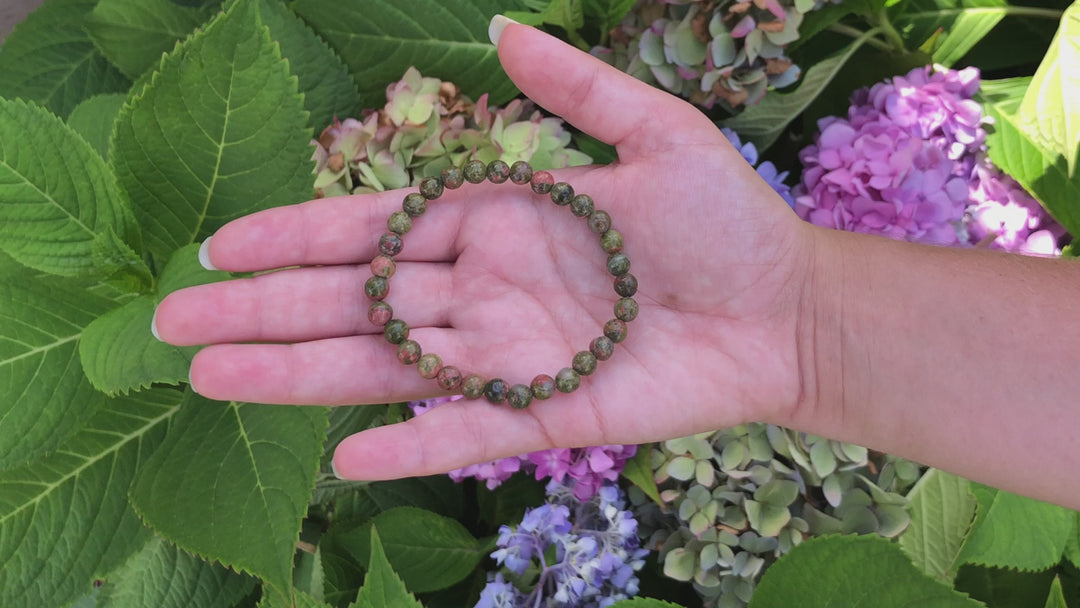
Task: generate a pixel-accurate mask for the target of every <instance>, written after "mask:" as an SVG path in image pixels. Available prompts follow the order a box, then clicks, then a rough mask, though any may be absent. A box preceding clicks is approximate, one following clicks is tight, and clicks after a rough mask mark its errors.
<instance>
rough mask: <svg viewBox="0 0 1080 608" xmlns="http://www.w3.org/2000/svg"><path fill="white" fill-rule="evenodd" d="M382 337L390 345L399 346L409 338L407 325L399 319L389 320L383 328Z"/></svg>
mask: <svg viewBox="0 0 1080 608" xmlns="http://www.w3.org/2000/svg"><path fill="white" fill-rule="evenodd" d="M383 337H385V338H386V341H387V342H389V343H390V344H401V343H402V342H404V341H405V340H406V338H408V337H409V324H408V323H406V322H405V321H402V320H401V319H391V320H390V322H389V323H387V324H386V327H384V328H383Z"/></svg>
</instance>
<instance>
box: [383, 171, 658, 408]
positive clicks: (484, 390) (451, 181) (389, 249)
mask: <svg viewBox="0 0 1080 608" xmlns="http://www.w3.org/2000/svg"><path fill="white" fill-rule="evenodd" d="M485 179H486V180H488V181H490V182H492V183H495V184H501V183H504V182H506V181H507V180H509V181H511V182H513V183H514V184H517V185H525V184H529V185H530V186H531V187H532V191H533V192H535V193H537V194H549V195H550V196H551V200H552V202H554V203H555V204H556V205H559V206H567V205H569V207H570V211H571V213H573V214H574V215H575V216H577V217H582V218H587V221H588V225H589V229H590V230H592V232H593V233H595V234H598V235H600V248H601V249H603V250H604V252H605V253H607V254H608V258H607V269H608V272H610V273H611V274H612V275H614V276H615V293H616V294H618V295H619V296H620V297H619V299H618V300H617V301H616V302H615V318H614V319H611V320H610V321H608V322H607V323H605V324H604V330H603V333H604V335H602V336H600V337H597V338H595V339H594V340H593V341H592V342H591V343H590V344H589V350H583V351H580V352H578V353H577V354H575V355H574V358H573V360H572V362H571V364H570V367H564V368H563V369H561V370H559V372H558V373H557V374H555V377H554V378H552V377H551V376H549V375H547V374H540V375H538V376H536V377H535V378H533V380H532V382H531V383H530V384H529V385H528V386H526V385H524V384H515V385H513V386H511V385H509V384H508V383H507V382H506V381H505V380H503V379H502V378H491V379H485V378H484V377H483V376H480V375H478V374H464V373H462V371H461V370H459V369H458V368H456V367H454V366H452V365H443V363H442V359H441V358H440V357H439V356H438V355H436V354H434V353H422V350H421V348H420V345H419V344H417V342H416V341H415V340H410V339H409V325H408V324H407V323H405V321H402V320H401V319H395V318H394V311H393V308H391V307H390V305H389V304H387V303H386V302H385V301H384V300H385V298H386V296H387V294H388V293H389V291H390V277H392V276H393V275H394V271H395V270H396V268H397V265H396V263H395V262H394V256H396V255H397V254H399V253H401V250H402V248H403V247H404V241H403V239H402V237H403V236H404V235H405V233H407V232H408V231H409V230H410V229H412V222H413V219H414V218H418V217H420V216H421V215H423V214H424V212H425V211H427V203H428V201H433V200H435V199H437V198H439V197H440V196H442V194H443V189H444V188H449V189H456V188H460V187H461V186H462V185H463V184H464V183H465V182H469V183H471V184H479V183H481V182H483V181H484V180H485ZM594 206H595V205H594V202H593V199H592V197H590V196H589V195H587V194H578V195H575V194H574V189H573V188H572V187H571V186H570V184H567V183H565V182H559V183H555V179H554V178H553V177H552V176H551V174H550V173H548V172H547V171H536V172H533V169H532V167H531V166H529V163H527V162H525V161H517V162H515V163H514V164H513V165H507V164H506V163H505V162H503V161H501V160H496V161H493V162H491V163H490V164H487V165H485V164H484V163H483V162H481V161H478V160H473V161H469V162H468V163H466V164H465V165H464V166H463V167H460V168H458V167H447V168H446V169H443V171H442V175H441V177H427V178H424V179H423V180H421V181H420V191H419V192H412V193H410V194H408V195H406V196H405V200H404V201H403V203H402V205H401V208H402V210H401V211H395V212H394V213H392V214H391V215H390V219H389V220H387V223H386V224H387V229H388V231H387V232H386V233H385V234H383V235H382V236H381V237H379V253H380V254H381V255H379V256H377V257H375V259H373V260H372V261H371V274H372V276H371V278H369V279H368V280H367V282H366V283H365V284H364V293H365V294H367V297H368V298H370V299H371V300H373V302H372V304H371V306H370V307H369V308H368V319H369V320H370V321H371V322H372V323H374V324H375V325H377V326H379V327H383V335H384V336H385V337H386V340H387V341H388V342H390V343H391V344H395V345H397V358H398V360H399V361H401V362H402V363H404V364H406V365H412V364H416V366H417V369H418V370H419V372H420V375H421V376H422V377H424V378H428V379H434V380H435V381H436V382H437V383H438V385H439V387H440V388H442V389H444V390H447V391H453V390H460V391H461V393H462V394H463V395H464V396H465V397H466V398H467V399H479V398H480V397H481V396H483V397H485V398H487V400H488V401H490V402H491V403H494V404H499V403H503V402H508V403H509V404H510V405H511V406H513V407H515V408H519V409H521V408H526V407H528V406H529V404H530V403H532V400H533V399H534V398H535V399H541V400H542V399H549V398H551V397H552V396H553V395H554V394H555V391H556V390H558V391H559V392H562V393H570V392H573V391H574V390H575V389H577V388H578V386H579V385H580V384H581V376H588V375H590V374H592V373H593V372H594V371H596V364H597V361H606V360H607V359H609V358H610V357H611V355H612V351H613V350H614V348H615V344H616V343H618V342H622V341H623V340H624V339H626V323H627V322H628V321H633V320H634V318H635V317H637V314H638V305H637V302H636V301H635V300H634V299H633V297H632V296H633V295H634V294H635V293H637V278H636V277H634V275H632V274H630V258H628V257H626V254H625V253H623V252H622V248H623V238H622V235H621V234H620V233H619V232H618V231H616V230H613V229H612V228H611V216H610V215H609V214H608V213H607V212H606V211H601V210H599V209H595V208H594Z"/></svg>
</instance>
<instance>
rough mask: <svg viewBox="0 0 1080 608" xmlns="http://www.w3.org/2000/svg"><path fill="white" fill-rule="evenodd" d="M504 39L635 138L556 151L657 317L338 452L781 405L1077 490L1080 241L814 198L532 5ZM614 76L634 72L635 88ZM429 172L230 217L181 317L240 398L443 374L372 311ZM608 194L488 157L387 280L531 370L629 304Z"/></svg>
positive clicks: (466, 360) (366, 393)
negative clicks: (534, 382) (1061, 241)
mask: <svg viewBox="0 0 1080 608" xmlns="http://www.w3.org/2000/svg"><path fill="white" fill-rule="evenodd" d="M499 58H500V60H501V61H502V64H503V66H504V68H505V70H506V72H507V74H509V75H510V77H511V78H512V79H513V80H514V82H515V83H516V84H517V85H518V87H519V88H520V89H521V90H522V91H523V92H524V93H525V94H526V95H528V96H529V97H530V98H532V99H533V100H535V101H536V102H537V103H538V104H540V105H541V106H543V107H544V108H546V109H547V110H549V111H551V112H552V113H554V114H558V115H560V116H562V117H563V118H565V119H566V120H567V121H568V122H570V123H571V124H573V125H574V126H576V127H578V128H580V129H581V130H583V131H585V132H587V133H589V134H591V135H593V136H594V137H597V138H598V139H600V140H602V141H605V142H608V143H610V144H613V145H614V146H615V147H616V148H617V150H618V152H619V162H618V163H616V164H614V165H611V166H605V167H591V168H577V169H567V170H562V171H557V172H555V177H556V179H557V180H560V181H567V182H569V183H571V184H572V185H573V186H574V188H575V189H576V190H577V191H578V192H584V193H588V194H590V195H591V196H592V197H593V198H594V199H595V200H596V201H597V208H600V209H605V210H607V211H609V212H610V213H611V215H612V217H613V219H614V226H615V227H616V228H617V229H618V230H619V231H620V232H622V233H623V235H624V237H625V241H626V243H627V245H626V249H625V252H626V253H627V254H628V255H629V256H630V259H631V260H632V267H631V272H632V273H633V274H635V275H636V276H637V277H638V279H639V282H640V285H641V287H640V289H639V291H638V293H637V295H636V296H635V299H636V300H637V301H638V303H639V305H640V308H641V310H640V314H639V316H638V319H637V320H635V321H634V322H632V323H631V324H630V331H629V337H628V338H627V339H626V341H625V342H623V343H621V344H619V345H617V346H616V349H615V355H614V356H613V357H612V359H610V360H609V361H606V362H602V363H601V364H600V366H599V368H598V371H597V373H596V374H594V375H592V376H589V377H586V378H584V379H583V381H582V383H581V388H579V389H578V390H577V391H576V392H574V393H572V394H569V395H562V394H559V395H557V396H556V397H555V398H553V399H551V400H550V401H544V402H534V403H533V405H532V406H531V407H530V408H529V409H527V410H522V411H518V410H512V409H511V408H509V407H506V406H493V405H491V404H489V403H487V402H486V401H483V400H479V401H462V402H457V403H455V404H454V405H453V406H446V407H441V408H436V409H434V410H432V411H431V412H429V413H427V414H425V415H424V416H421V417H418V418H414V419H412V420H409V421H407V422H404V423H401V424H396V425H392V426H386V427H380V428H376V429H372V430H369V431H365V432H363V433H359V434H357V435H353V436H352V437H349V438H348V439H346V440H345V441H343V442H342V443H341V444H340V446H339V447H338V448H337V451H336V453H335V456H334V466H335V469H336V471H337V473H338V475H339V476H341V477H343V478H348V479H365V480H376V479H393V478H399V477H405V476H413V475H428V474H433V473H439V472H444V471H448V470H451V469H454V468H458V467H462V466H465V465H467V464H471V463H476V462H481V461H486V460H491V459H494V458H498V457H505V456H511V455H514V454H521V453H525V452H528V451H533V450H539V449H545V448H551V447H568V446H584V445H601V444H614V443H623V444H627V443H642V442H647V441H656V440H662V439H668V438H672V437H679V436H684V435H688V434H691V433H696V432H701V431H707V430H712V429H716V428H720V427H724V426H730V425H734V424H739V423H744V422H747V421H751V420H760V421H766V422H771V423H774V424H779V425H783V426H788V427H792V428H798V429H801V430H806V431H809V432H814V433H817V434H821V435H825V436H828V437H833V438H836V439H841V440H845V441H850V442H854V443H859V444H862V445H866V446H869V447H873V448H876V449H880V450H884V451H889V452H892V453H896V454H899V455H903V456H906V457H909V458H912V459H915V460H918V461H920V462H924V463H926V464H930V465H934V466H938V467H941V468H944V469H946V470H950V471H953V472H956V473H959V474H961V475H964V476H966V477H969V478H972V479H975V480H979V481H982V482H985V483H989V484H991V485H996V486H998V487H1002V488H1004V489H1008V490H1012V491H1016V492H1020V493H1025V494H1028V495H1031V496H1034V497H1037V498H1041V499H1045V500H1049V501H1053V502H1057V503H1060V504H1063V505H1066V506H1070V507H1073V508H1076V507H1080V484H1076V483H1075V481H1074V479H1075V476H1074V472H1073V467H1072V466H1071V464H1070V463H1072V462H1075V461H1076V459H1077V457H1078V456H1080V442H1078V440H1077V439H1076V437H1075V433H1074V432H1072V431H1073V430H1074V429H1078V428H1080V408H1076V407H1072V402H1071V400H1070V399H1069V397H1071V396H1073V395H1075V394H1077V392H1078V390H1080V379H1078V376H1077V374H1075V373H1069V372H1071V371H1072V370H1071V367H1072V366H1071V365H1069V357H1068V356H1067V353H1068V352H1069V351H1070V348H1069V347H1070V346H1074V345H1076V344H1078V343H1080V324H1071V323H1063V322H1062V320H1063V319H1067V318H1069V317H1068V316H1067V315H1069V313H1073V312H1075V306H1074V305H1072V304H1071V302H1076V301H1080V300H1078V298H1080V293H1077V292H1080V267H1078V266H1077V265H1076V264H1074V263H1071V262H1064V261H1050V260H1035V259H1025V258H1019V257H1018V256H1008V255H1004V254H995V253H991V252H984V251H961V250H952V249H940V248H931V247H921V246H915V245H910V244H905V243H896V242H892V241H888V240H886V239H882V238H875V237H866V236H860V235H854V234H848V233H841V232H836V231H830V230H824V229H819V228H816V227H813V226H811V225H809V224H806V223H804V222H802V221H801V220H799V219H798V218H797V217H796V216H795V215H794V214H793V213H792V212H791V210H790V209H789V208H788V206H787V205H786V204H785V203H784V201H783V200H781V199H780V198H779V197H778V196H777V195H776V194H775V193H774V192H773V191H772V190H771V189H770V187H769V186H768V185H767V184H765V183H764V182H763V181H762V180H761V179H760V178H759V177H758V176H757V175H756V173H755V172H754V171H753V169H752V168H751V167H750V166H748V165H747V164H746V163H745V162H744V161H743V160H742V158H741V157H740V156H739V154H738V153H737V152H736V151H735V150H734V149H733V148H732V147H731V146H730V145H729V144H728V142H727V140H726V139H725V138H724V136H723V135H722V134H721V133H720V132H719V131H718V130H717V129H716V127H715V126H714V125H713V124H712V123H711V122H710V121H709V120H708V119H707V118H706V117H705V116H704V115H702V114H701V113H700V112H699V111H698V110H697V109H695V108H694V107H693V106H691V105H689V104H687V103H685V102H683V101H681V100H679V99H677V98H675V97H672V96H670V95H668V94H666V93H664V92H661V91H659V90H657V89H654V88H652V87H649V86H647V85H644V84H642V83H640V82H638V81H636V80H634V79H633V78H631V77H629V76H627V75H624V74H622V73H621V72H619V71H617V70H615V69H613V68H610V67H609V66H607V65H605V64H603V63H602V62H600V61H598V60H595V59H593V58H591V57H589V56H588V55H586V54H583V53H581V52H579V51H577V50H576V49H573V48H572V47H570V46H567V45H565V44H563V43H562V42H560V41H558V40H556V39H554V38H552V37H549V36H546V35H544V34H542V33H541V32H539V31H537V30H535V29H533V28H529V27H525V26H521V25H517V24H513V25H509V26H508V27H506V29H505V30H504V31H503V32H502V36H501V38H500V39H499ZM612 100H618V102H617V103H612ZM405 193H406V192H405V191H397V192H388V193H381V194H374V195H362V196H349V197H341V198H334V199H325V200H316V201H311V202H308V203H304V204H300V205H295V206H291V207H283V208H276V209H271V210H268V211H264V212H260V213H257V214H254V215H251V216H248V217H244V218H241V219H238V220H236V221H234V222H232V223H230V224H228V225H226V226H224V227H223V228H221V229H220V230H219V231H218V232H217V233H216V234H215V235H214V236H213V238H212V240H210V241H209V243H208V245H207V246H206V252H207V254H208V256H209V259H210V261H211V262H212V263H213V265H214V266H216V267H217V268H219V269H222V270H228V271H237V272H241V271H243V272H249V271H262V270H271V269H278V268H286V267H296V266H299V268H291V269H287V270H281V271H278V272H273V273H268V274H263V275H260V276H257V277H255V278H250V279H239V280H233V281H229V282H225V283H216V284H212V285H204V286H199V287H193V288H189V289H185V290H182V291H178V292H175V293H173V294H171V295H170V296H169V297H167V298H166V299H165V300H164V301H163V302H162V303H161V305H160V306H159V308H158V311H157V314H156V317H155V326H156V329H157V332H158V335H160V337H161V338H162V339H163V340H165V341H167V342H170V343H173V344H177V345H191V344H205V345H208V346H206V347H205V348H204V349H202V350H201V351H200V352H199V353H198V355H197V356H196V357H195V359H194V361H193V363H192V367H191V380H192V386H193V388H195V390H197V391H198V392H199V393H200V394H203V395H205V396H207V397H211V398H214V399H222V400H243V401H253V402H260V403H293V404H331V405H347V404H368V403H386V402H393V401H403V400H411V399H420V398H426V397H432V396H435V395H438V394H440V393H439V391H438V388H437V386H436V385H435V383H434V382H433V381H431V380H424V379H422V378H420V377H419V375H418V374H417V373H416V370H415V369H413V368H411V367H406V366H403V365H401V364H400V363H398V362H397V360H396V359H395V357H394V350H393V347H391V346H390V345H388V344H387V343H386V342H385V340H384V339H383V337H382V333H381V328H378V327H375V326H373V325H372V324H371V323H370V322H369V321H368V320H367V317H366V309H367V306H366V299H365V297H364V295H363V284H364V281H365V280H366V279H367V278H368V276H370V271H369V269H368V266H367V264H368V262H369V261H370V260H371V258H372V257H374V256H375V255H377V252H376V248H375V241H376V239H377V236H378V235H379V234H381V233H382V232H384V231H385V222H386V218H387V217H388V216H389V215H390V213H391V212H393V211H395V210H398V209H399V208H400V204H401V200H402V198H403V197H404V194H405ZM595 238H596V237H595V236H594V235H592V234H591V233H590V232H589V231H588V229H587V228H586V227H585V225H584V221H583V220H581V219H579V218H575V217H574V216H572V215H571V214H570V213H569V212H568V211H567V210H566V209H560V208H558V207H556V206H554V205H552V204H551V202H550V200H548V199H547V197H546V196H538V195H534V194H533V193H532V192H531V190H529V189H528V188H525V187H519V186H513V185H509V184H503V185H492V184H482V185H466V186H465V187H463V188H461V189H459V190H456V191H447V193H446V194H445V195H444V196H443V197H442V198H440V199H438V200H437V201H435V202H433V203H432V204H431V205H429V210H428V212H427V213H426V214H425V215H424V216H423V217H421V218H418V219H417V221H416V222H415V223H414V227H413V229H412V231H411V232H409V233H408V234H407V235H406V236H405V248H404V250H403V252H402V253H401V254H400V255H399V256H397V260H398V271H397V274H396V275H395V276H394V278H393V280H392V281H391V292H390V296H389V298H388V299H387V301H388V302H389V303H391V305H392V306H393V307H394V311H395V316H396V317H399V318H403V319H405V320H406V321H408V322H409V324H410V327H411V328H412V333H411V335H410V337H411V338H413V339H415V340H417V341H418V342H419V343H420V344H421V345H423V347H424V350H425V352H435V353H438V354H439V355H441V356H442V359H443V361H444V362H445V363H447V364H453V365H456V366H458V367H459V368H461V369H462V370H476V371H479V372H480V373H482V374H487V375H489V376H491V375H499V376H501V377H504V378H506V379H507V380H509V381H510V382H511V383H514V382H522V383H526V384H527V383H528V382H529V380H531V378H532V377H533V376H534V375H536V374H538V373H548V374H551V375H552V376H554V374H555V372H556V371H557V370H558V369H559V368H561V367H565V366H568V365H569V361H570V359H571V357H572V356H573V354H574V353H575V352H577V351H579V350H583V349H585V348H587V346H588V343H589V341H590V340H591V339H592V338H593V337H595V336H597V335H600V327H601V326H602V324H603V323H604V322H605V321H606V320H608V319H610V318H611V317H612V304H613V302H614V300H615V295H614V292H613V290H612V287H611V279H612V278H611V276H610V275H609V274H608V273H607V271H606V269H605V267H604V255H603V253H602V252H601V251H600V250H599V247H597V246H596V244H595V243H594V239H595Z"/></svg>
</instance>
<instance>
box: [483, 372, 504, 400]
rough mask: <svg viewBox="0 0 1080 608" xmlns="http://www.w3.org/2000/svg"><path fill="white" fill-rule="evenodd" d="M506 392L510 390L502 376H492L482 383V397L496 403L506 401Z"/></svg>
mask: <svg viewBox="0 0 1080 608" xmlns="http://www.w3.org/2000/svg"><path fill="white" fill-rule="evenodd" d="M508 392H510V385H509V384H507V383H506V380H503V379H502V378H492V379H491V380H488V381H487V384H485V385H484V399H487V400H488V401H489V402H491V403H494V404H496V405H498V404H500V403H502V402H504V401H506V394H507V393H508Z"/></svg>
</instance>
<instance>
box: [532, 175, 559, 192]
mask: <svg viewBox="0 0 1080 608" xmlns="http://www.w3.org/2000/svg"><path fill="white" fill-rule="evenodd" d="M554 185H555V178H554V177H553V176H552V175H551V174H550V173H548V172H547V171H537V172H535V173H533V174H532V177H531V178H530V179H529V186H530V187H531V188H532V191H533V192H535V193H537V194H547V193H548V192H551V187H552V186H554Z"/></svg>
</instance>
